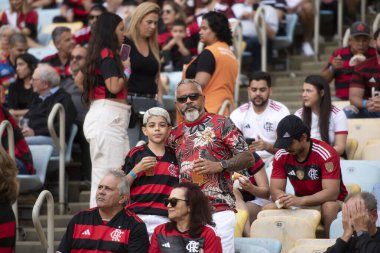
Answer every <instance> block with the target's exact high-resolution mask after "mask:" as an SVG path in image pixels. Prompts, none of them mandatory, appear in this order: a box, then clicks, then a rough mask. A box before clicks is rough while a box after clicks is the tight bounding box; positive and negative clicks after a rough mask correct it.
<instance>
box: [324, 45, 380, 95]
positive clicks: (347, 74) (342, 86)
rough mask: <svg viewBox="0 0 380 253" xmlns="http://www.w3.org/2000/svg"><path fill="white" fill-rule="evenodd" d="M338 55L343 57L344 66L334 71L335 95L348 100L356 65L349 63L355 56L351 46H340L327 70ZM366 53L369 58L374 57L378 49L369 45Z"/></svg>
mask: <svg viewBox="0 0 380 253" xmlns="http://www.w3.org/2000/svg"><path fill="white" fill-rule="evenodd" d="M338 55H340V57H342V60H343V66H342V68H339V69H336V70H335V73H334V79H335V96H336V97H338V98H340V99H344V100H348V91H349V87H350V82H351V79H352V73H353V72H354V67H351V66H350V65H349V62H350V60H351V58H352V57H353V56H354V55H353V54H352V52H351V49H350V47H344V48H339V49H337V50H335V51H334V52H333V54H332V55H331V57H330V59H329V62H328V64H327V66H326V67H325V70H326V69H327V68H328V67H330V66H331V65H332V61H333V60H334V58H336V57H337V56H338ZM364 55H365V57H366V58H367V59H368V58H371V57H374V56H376V50H375V49H374V48H372V47H369V48H368V50H367V52H366V53H365V54H364Z"/></svg>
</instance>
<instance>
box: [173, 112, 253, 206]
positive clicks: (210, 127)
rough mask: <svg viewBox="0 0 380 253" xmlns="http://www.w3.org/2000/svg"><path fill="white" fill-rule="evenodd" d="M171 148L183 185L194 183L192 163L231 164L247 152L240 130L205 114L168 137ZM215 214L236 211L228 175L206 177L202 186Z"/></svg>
mask: <svg viewBox="0 0 380 253" xmlns="http://www.w3.org/2000/svg"><path fill="white" fill-rule="evenodd" d="M168 144H169V146H171V147H172V148H174V150H175V151H176V156H177V160H178V163H179V165H180V176H179V179H180V182H192V168H193V162H194V161H195V160H197V159H199V158H205V159H208V160H211V161H221V160H228V159H230V158H232V157H233V156H234V155H236V154H238V153H240V152H243V151H246V150H248V145H247V143H246V142H245V141H244V138H243V135H242V133H241V132H240V130H239V129H238V128H237V127H236V126H235V125H234V123H233V122H232V121H231V120H230V119H229V118H226V117H224V116H221V115H215V114H211V113H206V114H205V116H203V117H202V118H201V119H200V120H198V121H196V122H193V123H185V122H184V123H182V124H180V125H178V126H177V127H175V128H174V129H173V130H172V132H171V133H170V135H169V139H168ZM200 187H201V189H202V191H203V193H204V194H205V195H206V196H207V197H208V198H209V200H210V202H211V204H212V206H213V207H214V208H215V211H224V210H231V209H234V208H235V198H234V196H233V194H232V180H231V174H230V172H228V171H225V172H222V173H217V174H209V175H206V176H205V179H204V181H203V183H202V184H201V185H200Z"/></svg>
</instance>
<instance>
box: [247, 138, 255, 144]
mask: <svg viewBox="0 0 380 253" xmlns="http://www.w3.org/2000/svg"><path fill="white" fill-rule="evenodd" d="M255 140H256V139H255V138H246V139H245V141H246V142H247V144H248V145H251V144H252V142H254V141H255Z"/></svg>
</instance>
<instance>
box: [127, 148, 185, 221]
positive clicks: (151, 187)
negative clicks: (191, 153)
mask: <svg viewBox="0 0 380 253" xmlns="http://www.w3.org/2000/svg"><path fill="white" fill-rule="evenodd" d="M146 156H154V157H156V155H155V154H154V153H153V152H152V151H151V150H150V149H149V147H148V146H147V145H142V146H138V147H135V148H133V149H131V150H130V151H129V153H128V155H127V157H126V158H125V167H124V171H125V173H126V174H128V173H129V172H130V171H131V170H132V169H133V168H134V167H135V166H136V165H137V164H138V163H139V162H140V161H141V160H142V159H143V158H144V157H146ZM156 159H157V164H156V167H155V169H154V170H155V171H154V176H145V172H141V173H139V174H138V175H137V178H136V179H135V180H134V181H133V184H132V185H131V203H130V204H129V205H128V209H129V210H132V211H133V212H135V213H137V214H150V215H160V216H165V217H167V216H168V209H167V208H166V207H165V206H164V204H163V203H164V199H165V198H169V195H170V192H171V191H172V189H173V186H174V185H175V184H178V177H179V167H178V163H177V158H176V157H175V153H174V151H173V150H172V149H171V148H169V147H165V154H164V156H163V157H161V158H158V157H156Z"/></svg>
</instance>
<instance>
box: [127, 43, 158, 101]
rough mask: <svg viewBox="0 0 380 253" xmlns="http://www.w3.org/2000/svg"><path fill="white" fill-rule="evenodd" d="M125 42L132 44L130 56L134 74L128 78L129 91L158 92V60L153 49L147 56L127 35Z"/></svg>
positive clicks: (152, 93)
mask: <svg viewBox="0 0 380 253" xmlns="http://www.w3.org/2000/svg"><path fill="white" fill-rule="evenodd" d="M124 43H125V44H128V45H130V46H131V52H130V54H129V58H130V61H131V68H132V74H131V76H130V78H129V79H128V83H127V85H128V92H132V93H140V94H150V95H154V94H156V93H157V83H156V76H157V73H158V70H159V69H158V62H157V61H156V59H155V58H154V56H153V53H152V52H151V50H149V55H148V56H147V57H145V56H143V55H142V54H140V52H139V51H138V50H137V48H136V46H135V44H134V43H133V42H132V41H131V40H130V39H129V38H127V37H125V40H124Z"/></svg>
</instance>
